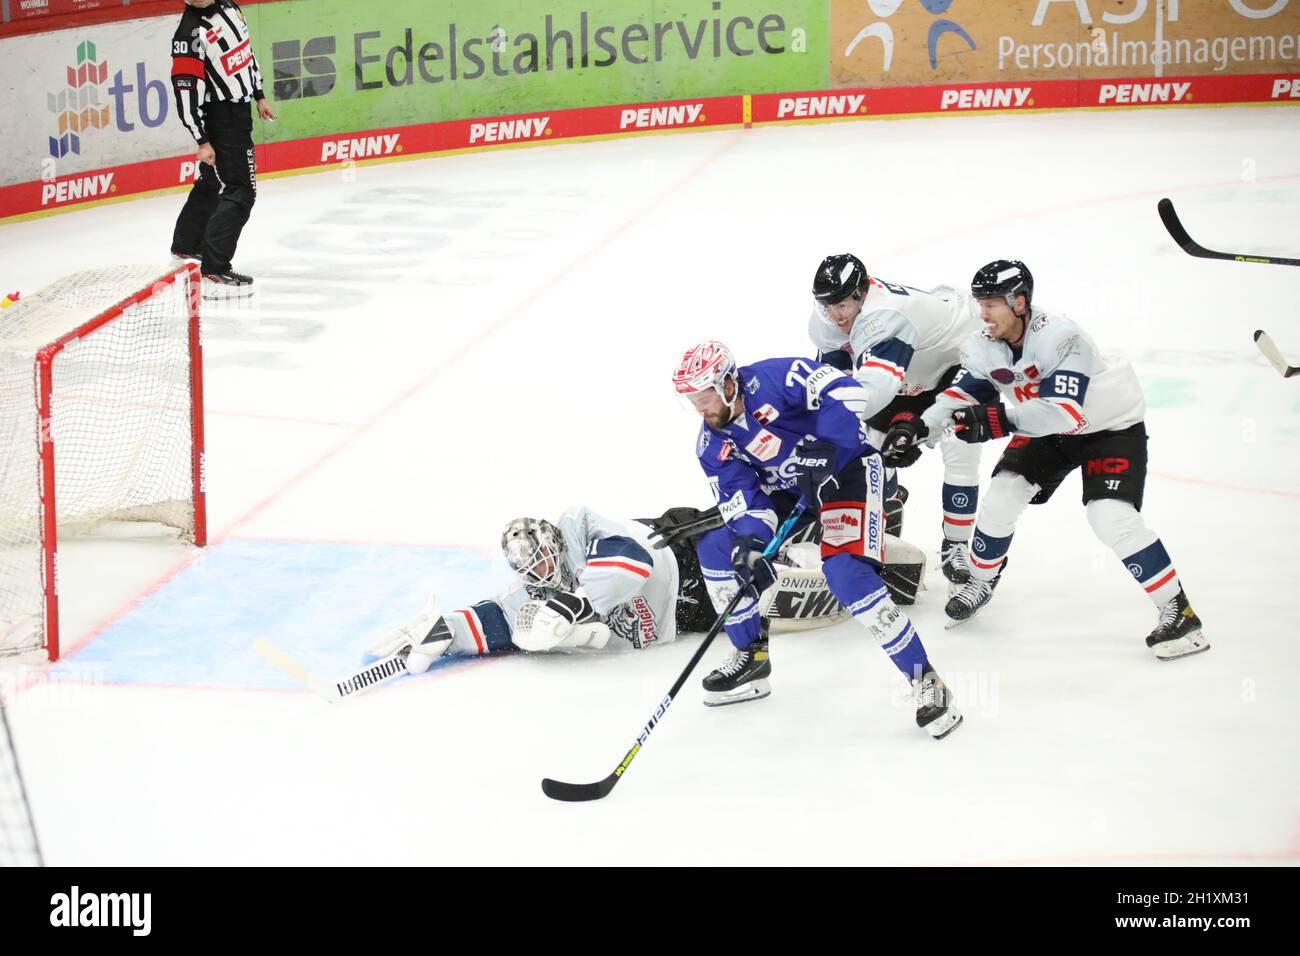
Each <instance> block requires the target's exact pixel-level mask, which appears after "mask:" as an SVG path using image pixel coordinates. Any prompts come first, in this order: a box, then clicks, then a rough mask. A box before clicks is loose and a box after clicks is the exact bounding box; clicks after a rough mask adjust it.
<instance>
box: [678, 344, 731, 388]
mask: <svg viewBox="0 0 1300 956" xmlns="http://www.w3.org/2000/svg"><path fill="white" fill-rule="evenodd" d="M738 374H739V373H738V371H737V368H736V357H735V356H734V355H732V354H731V349H729V348H727V347H726V346H725V345H723V344H722V343H721V342H719V341H717V340H716V339H709V340H707V341H705V342H701V343H700V344H699V345H696V346H694V347H692V348H690V349H687V350H686V354H685V355H683V356H682V361H681V364H679V365H678V366H677V371H675V372H674V373H673V387H674V388H675V389H677V394H678V395H684V396H688V397H689V396H691V395H695V394H698V393H699V392H705V391H708V390H709V389H713V390H714V391H715V392H717V393H718V397H719V398H721V399H722V400H723V401H724V402H728V401H729V400H728V398H727V393H726V389H725V383H726V381H727V379H729V378H730V379H735V378H736V377H737V375H738ZM735 397H736V396H735V394H734V393H733V394H732V396H731V400H734V399H735Z"/></svg>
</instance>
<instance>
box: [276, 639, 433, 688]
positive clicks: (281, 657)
mask: <svg viewBox="0 0 1300 956" xmlns="http://www.w3.org/2000/svg"><path fill="white" fill-rule="evenodd" d="M253 651H254V652H255V653H257V654H258V655H259V656H261V657H262V658H263V659H264V660H266V661H267V662H268V663H271V664H274V665H275V666H276V667H278V668H280V670H282V671H284V672H285V673H286V674H288V675H289V676H290V677H292V678H293V679H294V680H295V681H297V682H298V683H299V684H301V685H302V686H303V687H306V688H307V689H308V690H310V691H312V692H314V693H316V694H318V695H320V696H321V697H323V698H325V700H327V701H329V702H330V703H333V702H334V701H337V700H345V699H347V698H348V697H352V696H354V695H356V694H359V693H361V691H363V690H370V689H371V688H373V687H378V686H379V685H380V684H387V683H389V682H390V681H394V680H396V679H397V678H399V677H402V676H403V675H405V674H406V657H407V655H408V654H410V653H411V648H410V645H407V646H405V647H403V648H402V649H401V650H400V651H398V652H397V653H396V654H391V655H389V656H388V657H385V658H384V659H383V660H378V661H375V662H374V663H373V664H367V665H366V666H365V667H363V668H361V670H359V671H357V672H355V673H353V674H349V675H348V676H347V677H345V678H343V679H342V680H338V681H335V682H334V683H333V684H327V683H325V682H324V681H323V680H320V679H319V678H318V677H316V676H315V675H314V674H313V673H312V672H311V671H309V670H308V669H307V667H306V666H305V665H304V664H303V663H302V662H301V661H299V660H298V659H297V658H295V657H293V656H292V655H290V654H288V653H287V652H285V651H284V650H283V649H281V648H280V647H277V646H276V645H275V644H272V643H271V642H270V641H268V640H266V639H265V638H261V637H259V638H258V639H257V640H255V641H254V642H253Z"/></svg>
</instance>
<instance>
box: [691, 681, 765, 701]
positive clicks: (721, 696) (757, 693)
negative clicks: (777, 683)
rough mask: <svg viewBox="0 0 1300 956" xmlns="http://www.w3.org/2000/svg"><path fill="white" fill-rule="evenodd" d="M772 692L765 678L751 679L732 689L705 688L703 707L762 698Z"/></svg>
mask: <svg viewBox="0 0 1300 956" xmlns="http://www.w3.org/2000/svg"><path fill="white" fill-rule="evenodd" d="M770 693H772V685H771V684H770V683H768V681H767V679H766V678H762V679H759V680H752V681H750V682H749V683H748V684H746V685H745V686H743V687H737V688H736V689H735V690H732V691H719V690H706V691H705V692H704V706H705V707H725V706H726V705H727V704H743V703H744V702H745V701H747V700H762V699H763V698H764V697H766V696H767V695H768V694H770Z"/></svg>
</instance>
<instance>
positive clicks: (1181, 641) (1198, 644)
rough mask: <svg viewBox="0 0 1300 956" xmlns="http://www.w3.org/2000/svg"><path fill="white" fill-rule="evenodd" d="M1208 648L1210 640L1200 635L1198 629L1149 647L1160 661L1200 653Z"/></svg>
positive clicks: (1173, 659) (1174, 659)
mask: <svg viewBox="0 0 1300 956" xmlns="http://www.w3.org/2000/svg"><path fill="white" fill-rule="evenodd" d="M1209 649H1210V642H1209V641H1207V640H1206V639H1205V638H1204V637H1203V636H1201V632H1200V631H1197V632H1196V633H1195V634H1191V635H1189V636H1187V637H1180V638H1178V639H1177V640H1175V641H1165V642H1164V643H1163V644H1157V645H1156V646H1155V647H1153V648H1151V650H1152V651H1153V652H1154V653H1155V655H1156V660H1160V661H1176V660H1178V659H1179V658H1180V657H1191V656H1192V655H1193V654H1200V653H1201V652H1202V651H1208V650H1209Z"/></svg>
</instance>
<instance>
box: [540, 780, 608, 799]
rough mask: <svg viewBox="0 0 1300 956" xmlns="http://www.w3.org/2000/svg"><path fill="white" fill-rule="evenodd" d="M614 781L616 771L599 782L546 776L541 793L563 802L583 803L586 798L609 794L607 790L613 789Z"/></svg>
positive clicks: (597, 797) (596, 797) (598, 797)
mask: <svg viewBox="0 0 1300 956" xmlns="http://www.w3.org/2000/svg"><path fill="white" fill-rule="evenodd" d="M616 783H618V774H616V773H611V774H610V775H609V776H608V777H606V778H605V779H604V780H602V781H600V783H564V782H563V781H561V780H552V779H551V778H550V777H547V778H546V779H545V780H543V781H542V793H544V794H546V795H547V796H548V797H550V798H551V799H552V800H563V801H564V802H565V803H585V802H587V801H588V800H599V799H600V798H601V797H607V796H609V792H610V791H611V790H613V789H614V784H616Z"/></svg>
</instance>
